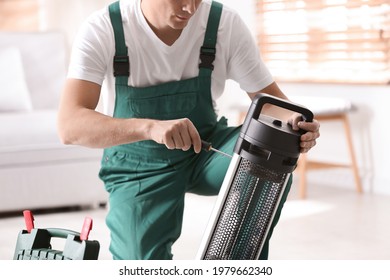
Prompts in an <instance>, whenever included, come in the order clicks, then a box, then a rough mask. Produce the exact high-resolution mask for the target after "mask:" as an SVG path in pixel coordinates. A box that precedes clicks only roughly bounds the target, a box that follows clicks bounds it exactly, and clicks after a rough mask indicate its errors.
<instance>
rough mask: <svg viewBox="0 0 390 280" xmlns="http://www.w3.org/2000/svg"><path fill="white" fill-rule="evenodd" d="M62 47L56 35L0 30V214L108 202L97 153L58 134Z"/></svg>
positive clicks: (63, 67) (62, 39)
mask: <svg viewBox="0 0 390 280" xmlns="http://www.w3.org/2000/svg"><path fill="white" fill-rule="evenodd" d="M66 46H67V44H66V41H65V37H64V35H63V34H62V33H59V32H37V33H4V32H0V192H1V194H0V212H9V211H19V210H23V209H45V208H54V207H55V208H56V207H67V206H85V205H99V204H105V203H106V201H107V193H106V192H105V190H104V187H103V183H102V182H101V181H100V179H99V178H98V171H99V167H100V160H101V154H102V151H101V150H98V149H88V148H83V147H78V146H66V145H63V144H62V143H61V142H60V141H59V138H58V135H57V128H56V114H57V108H58V102H59V98H60V94H61V89H62V87H63V83H64V80H65V76H66V68H67V56H68V51H67V49H66V48H67V47H66Z"/></svg>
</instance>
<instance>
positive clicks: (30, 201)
mask: <svg viewBox="0 0 390 280" xmlns="http://www.w3.org/2000/svg"><path fill="white" fill-rule="evenodd" d="M111 2H112V1H107V0H106V1H105V0H83V1H79V0H77V1H76V0H68V1H60V0H0V190H1V192H2V194H1V196H0V259H7V256H11V258H12V254H13V248H14V246H13V240H14V239H15V238H16V235H17V233H18V231H19V230H20V229H21V228H23V226H24V224H23V219H22V217H21V216H20V213H21V210H23V209H34V210H35V211H37V213H38V214H39V215H40V217H41V221H42V223H41V225H42V227H46V226H47V227H53V226H54V225H53V223H58V224H59V225H55V226H56V227H76V230H77V227H78V225H79V224H80V223H82V219H83V218H82V217H83V216H84V215H87V214H91V215H92V216H94V217H95V219H96V221H97V226H96V225H95V230H96V233H95V234H96V235H95V238H97V239H99V240H101V242H102V244H103V245H104V246H103V250H102V254H101V258H103V259H105V258H110V256H109V254H108V252H107V250H108V249H107V247H108V243H109V236H108V232H107V230H106V228H105V225H104V216H105V213H106V211H107V207H108V206H107V205H106V204H107V195H106V193H105V192H104V190H103V186H102V183H101V182H100V181H99V180H98V178H97V172H98V170H99V165H100V156H101V151H100V150H92V149H85V148H82V147H64V146H63V145H61V144H60V143H59V140H58V138H57V135H56V131H55V116H56V109H57V106H58V101H59V96H60V94H61V89H62V85H63V82H64V80H65V77H66V71H67V64H68V59H69V54H70V50H71V45H72V42H73V39H74V37H75V34H76V32H77V30H78V28H79V26H80V24H81V23H82V21H83V20H84V19H85V18H86V17H87V16H89V15H90V14H91V13H92V12H93V11H96V10H98V9H100V8H102V7H104V6H105V5H106V4H109V3H111ZM220 2H222V3H224V4H225V5H226V6H229V7H230V8H232V9H235V10H237V12H238V13H239V14H240V15H241V17H242V18H243V19H244V21H245V23H246V24H247V26H248V28H249V29H250V30H251V32H252V33H253V36H254V40H256V42H257V44H258V46H259V52H260V53H261V55H262V57H263V59H264V61H265V63H266V64H267V66H268V67H269V69H270V71H271V73H272V74H273V75H274V77H275V80H276V81H277V83H278V84H279V86H280V88H281V89H282V90H283V91H284V93H285V94H286V95H287V96H288V97H289V98H290V99H291V100H292V101H294V102H296V103H299V104H302V105H304V106H307V107H308V108H309V109H311V110H312V111H313V112H314V113H315V117H316V118H317V119H318V120H320V122H321V138H320V139H319V141H318V143H317V146H316V147H315V148H314V149H313V150H312V151H311V152H310V153H309V154H308V155H305V156H302V157H301V159H300V162H299V164H298V167H297V169H296V171H295V172H294V178H295V181H294V188H293V189H292V191H291V193H290V197H289V201H288V203H287V204H286V210H285V211H284V216H282V220H281V222H280V226H279V228H280V229H279V230H276V231H275V234H274V238H273V244H274V245H273V246H274V247H273V248H274V250H272V248H271V256H270V257H271V258H275V259H355V258H357V259H388V258H389V257H390V254H389V253H388V252H390V241H388V240H387V238H386V236H389V235H390V225H389V224H390V218H389V215H388V214H387V213H389V210H390V187H389V186H390V176H389V172H388V168H389V158H390V149H389V147H388V143H390V133H389V132H388V125H387V124H386V123H387V122H388V119H389V106H390V87H389V84H390V4H389V2H388V0H353V1H346V0H321V1H292V0H285V1H283V0H264V1H255V0H240V1H234V0H220ZM245 95H246V94H245V93H244V92H243V91H242V90H241V89H240V88H239V86H238V85H237V84H235V83H234V82H233V81H227V83H226V87H225V93H224V95H223V96H222V97H221V98H220V99H219V100H218V104H217V105H218V109H219V114H220V115H225V116H226V117H228V119H229V124H231V125H237V124H239V123H241V122H242V119H243V116H245V113H246V110H247V108H248V106H249V99H248V98H247V97H246V96H245ZM200 203H203V205H204V207H203V208H202V213H201V214H200V213H199V211H196V210H197V209H199V204H200ZM213 203H214V198H199V197H194V196H189V199H188V207H187V209H186V216H187V220H185V224H184V228H183V235H182V237H181V239H180V240H179V241H178V243H177V244H176V245H175V246H176V247H175V248H176V249H175V250H177V258H187V259H192V258H193V257H194V254H195V252H196V248H197V245H198V241H200V238H201V235H202V230H203V228H204V226H205V225H206V222H207V215H208V213H209V211H211V209H212V206H213ZM58 215H59V216H58ZM80 219H81V220H80ZM43 222H47V223H50V225H48V224H44V223H43ZM194 222H195V225H194ZM80 226H81V224H80ZM3 242H4V243H3ZM330 245H334V246H330ZM336 251H337V252H336Z"/></svg>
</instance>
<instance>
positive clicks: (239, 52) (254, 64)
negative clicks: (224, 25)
mask: <svg viewBox="0 0 390 280" xmlns="http://www.w3.org/2000/svg"><path fill="white" fill-rule="evenodd" d="M229 52H230V53H229V61H228V69H227V76H228V78H229V79H232V80H234V81H236V82H237V83H238V84H239V85H240V87H241V89H242V90H244V91H246V92H256V91H259V90H261V89H263V88H265V87H266V86H268V85H270V84H271V83H272V82H273V77H272V75H271V73H270V72H269V70H268V69H267V67H266V65H265V64H264V62H263V60H262V59H261V56H260V51H259V48H258V47H257V44H256V42H255V40H254V38H253V35H252V34H251V32H250V31H249V29H248V27H247V26H246V24H245V23H244V22H243V20H242V19H241V18H240V17H239V16H238V15H237V14H236V16H235V17H234V18H233V22H232V33H231V40H230V50H229Z"/></svg>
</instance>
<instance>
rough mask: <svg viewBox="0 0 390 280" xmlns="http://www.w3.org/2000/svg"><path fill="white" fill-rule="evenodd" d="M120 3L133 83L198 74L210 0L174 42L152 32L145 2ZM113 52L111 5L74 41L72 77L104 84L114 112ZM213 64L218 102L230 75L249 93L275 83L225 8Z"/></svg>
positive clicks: (240, 23) (239, 23)
mask: <svg viewBox="0 0 390 280" xmlns="http://www.w3.org/2000/svg"><path fill="white" fill-rule="evenodd" d="M120 7H121V13H122V20H123V25H124V33H125V41H126V45H127V47H128V53H129V60H130V77H129V83H128V84H129V85H130V86H133V87H147V86H152V85H157V84H161V83H164V82H169V81H179V80H183V79H187V78H192V77H195V76H197V75H198V73H199V68H198V65H199V52H200V48H201V46H202V44H203V40H204V34H205V30H206V26H207V20H208V15H209V11H210V7H211V1H210V0H204V1H202V2H201V4H200V5H199V8H198V10H197V11H196V13H195V14H194V15H193V16H192V18H191V19H190V20H189V22H188V25H187V26H186V27H185V28H184V30H183V31H182V33H181V35H180V37H179V38H178V39H177V41H176V42H175V43H174V44H173V45H172V46H168V45H166V44H165V43H163V42H162V41H161V40H160V39H159V38H158V37H157V36H156V34H155V33H154V32H153V31H152V29H151V28H150V26H149V25H148V23H147V21H146V19H145V18H144V16H143V14H142V11H141V0H122V1H121V2H120ZM114 54H115V40H114V33H113V28H112V25H111V21H110V17H109V12H108V8H107V7H106V8H104V9H102V10H100V11H97V12H95V13H94V14H92V15H91V16H90V17H89V18H88V19H87V20H86V21H85V22H84V23H83V25H82V26H81V28H80V30H79V32H78V34H77V36H76V38H75V41H74V44H73V49H72V55H71V61H70V65H69V71H68V78H76V79H81V80H87V81H91V82H94V83H97V84H100V85H102V86H103V87H102V100H103V106H104V113H106V114H107V115H111V116H112V114H113V110H114V104H115V78H114V76H113V57H114ZM213 64H214V70H213V72H212V82H211V83H212V85H211V89H212V98H213V102H214V105H215V101H216V100H217V98H218V97H220V96H221V94H222V93H223V91H224V87H225V82H226V80H227V79H232V80H234V81H236V82H237V83H238V84H239V85H240V87H241V89H243V90H244V91H246V92H256V91H258V90H261V89H263V88H265V87H266V86H268V85H269V84H271V83H272V82H273V78H272V77H271V75H270V73H269V71H268V69H267V68H266V67H265V65H264V63H263V61H262V60H261V58H260V54H259V50H258V48H257V45H256V43H255V41H254V39H253V36H252V34H251V33H250V31H249V29H248V28H247V26H246V25H245V23H244V22H243V21H242V20H241V18H240V17H239V15H238V14H237V13H236V12H235V11H234V10H232V9H229V8H227V7H226V6H224V9H223V11H222V15H221V20H220V24H219V29H218V38H217V45H216V59H215V61H214V63H213Z"/></svg>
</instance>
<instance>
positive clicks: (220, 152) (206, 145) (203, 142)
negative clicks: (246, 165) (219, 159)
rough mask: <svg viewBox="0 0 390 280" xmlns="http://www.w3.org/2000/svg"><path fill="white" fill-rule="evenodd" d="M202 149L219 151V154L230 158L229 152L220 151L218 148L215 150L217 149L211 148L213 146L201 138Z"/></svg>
mask: <svg viewBox="0 0 390 280" xmlns="http://www.w3.org/2000/svg"><path fill="white" fill-rule="evenodd" d="M202 149H203V150H205V151H207V152H209V151H213V152H217V153H219V154H221V155H223V156H225V157H229V158H232V156H231V155H229V154H227V153H224V152H222V151H220V150H217V149H215V148H213V146H212V145H211V143H209V142H206V141H204V140H202Z"/></svg>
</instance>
